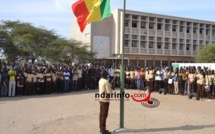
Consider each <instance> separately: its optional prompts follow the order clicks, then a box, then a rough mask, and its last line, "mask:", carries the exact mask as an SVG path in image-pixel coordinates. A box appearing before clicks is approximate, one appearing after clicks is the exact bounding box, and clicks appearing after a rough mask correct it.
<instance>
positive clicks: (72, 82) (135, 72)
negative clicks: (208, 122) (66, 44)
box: [0, 61, 215, 99]
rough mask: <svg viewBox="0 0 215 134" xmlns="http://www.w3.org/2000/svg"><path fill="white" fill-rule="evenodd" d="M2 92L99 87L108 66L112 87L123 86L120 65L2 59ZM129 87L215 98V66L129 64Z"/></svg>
mask: <svg viewBox="0 0 215 134" xmlns="http://www.w3.org/2000/svg"><path fill="white" fill-rule="evenodd" d="M0 68H1V72H0V78H1V79H0V84H1V86H0V91H1V92H0V96H1V97H4V96H5V97H6V96H9V97H10V96H23V95H43V94H50V93H67V92H71V91H81V90H92V89H98V81H99V80H100V78H101V72H102V70H106V71H107V72H108V73H109V75H108V80H109V82H110V83H111V85H112V88H113V89H115V88H120V69H119V68H118V67H117V66H115V67H114V66H111V65H107V66H105V65H93V64H91V65H89V66H88V65H62V64H52V65H41V64H7V63H5V62H4V61H3V62H0ZM124 74H125V88H126V89H139V90H144V89H145V87H147V86H148V87H150V89H151V91H157V92H158V91H159V89H160V88H164V89H166V90H167V93H168V94H175V95H179V94H180V95H189V94H190V93H192V92H195V93H198V94H199V95H200V97H201V98H209V99H212V98H215V93H214V92H215V90H214V87H215V80H214V77H215V74H214V70H211V69H209V68H207V67H204V68H201V67H195V66H192V67H181V68H176V69H175V70H173V68H172V67H164V68H161V67H152V66H148V67H129V66H126V67H125V73H124Z"/></svg>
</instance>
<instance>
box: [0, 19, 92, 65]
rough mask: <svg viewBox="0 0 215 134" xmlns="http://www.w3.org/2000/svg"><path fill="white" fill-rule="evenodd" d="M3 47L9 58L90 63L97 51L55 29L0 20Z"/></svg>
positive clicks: (0, 37)
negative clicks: (59, 33) (94, 51)
mask: <svg viewBox="0 0 215 134" xmlns="http://www.w3.org/2000/svg"><path fill="white" fill-rule="evenodd" d="M0 48H1V49H2V50H3V51H4V55H6V57H7V59H9V60H12V61H15V60H21V59H24V60H26V61H27V60H31V61H32V62H34V61H35V60H36V59H38V58H39V59H42V60H49V61H55V62H61V63H69V62H73V61H74V60H78V61H79V62H87V61H88V60H90V59H92V58H94V53H92V52H90V51H88V50H87V47H86V46H85V45H84V44H83V43H82V42H78V41H75V40H72V41H68V40H66V39H64V38H60V37H59V36H58V35H56V34H55V32H53V31H52V30H47V29H45V28H43V27H35V26H33V25H32V24H30V23H23V22H20V21H1V23H0Z"/></svg>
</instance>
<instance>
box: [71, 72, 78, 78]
mask: <svg viewBox="0 0 215 134" xmlns="http://www.w3.org/2000/svg"><path fill="white" fill-rule="evenodd" d="M72 80H78V70H72Z"/></svg>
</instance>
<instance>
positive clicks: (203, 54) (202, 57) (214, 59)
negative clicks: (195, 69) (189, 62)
mask: <svg viewBox="0 0 215 134" xmlns="http://www.w3.org/2000/svg"><path fill="white" fill-rule="evenodd" d="M195 62H197V63H215V44H208V45H205V46H203V47H202V48H201V49H200V50H199V52H198V55H197V56H196V57H195Z"/></svg>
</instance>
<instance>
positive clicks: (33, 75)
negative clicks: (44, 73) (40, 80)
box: [32, 74, 37, 83]
mask: <svg viewBox="0 0 215 134" xmlns="http://www.w3.org/2000/svg"><path fill="white" fill-rule="evenodd" d="M32 79H33V83H36V82H37V74H32Z"/></svg>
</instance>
